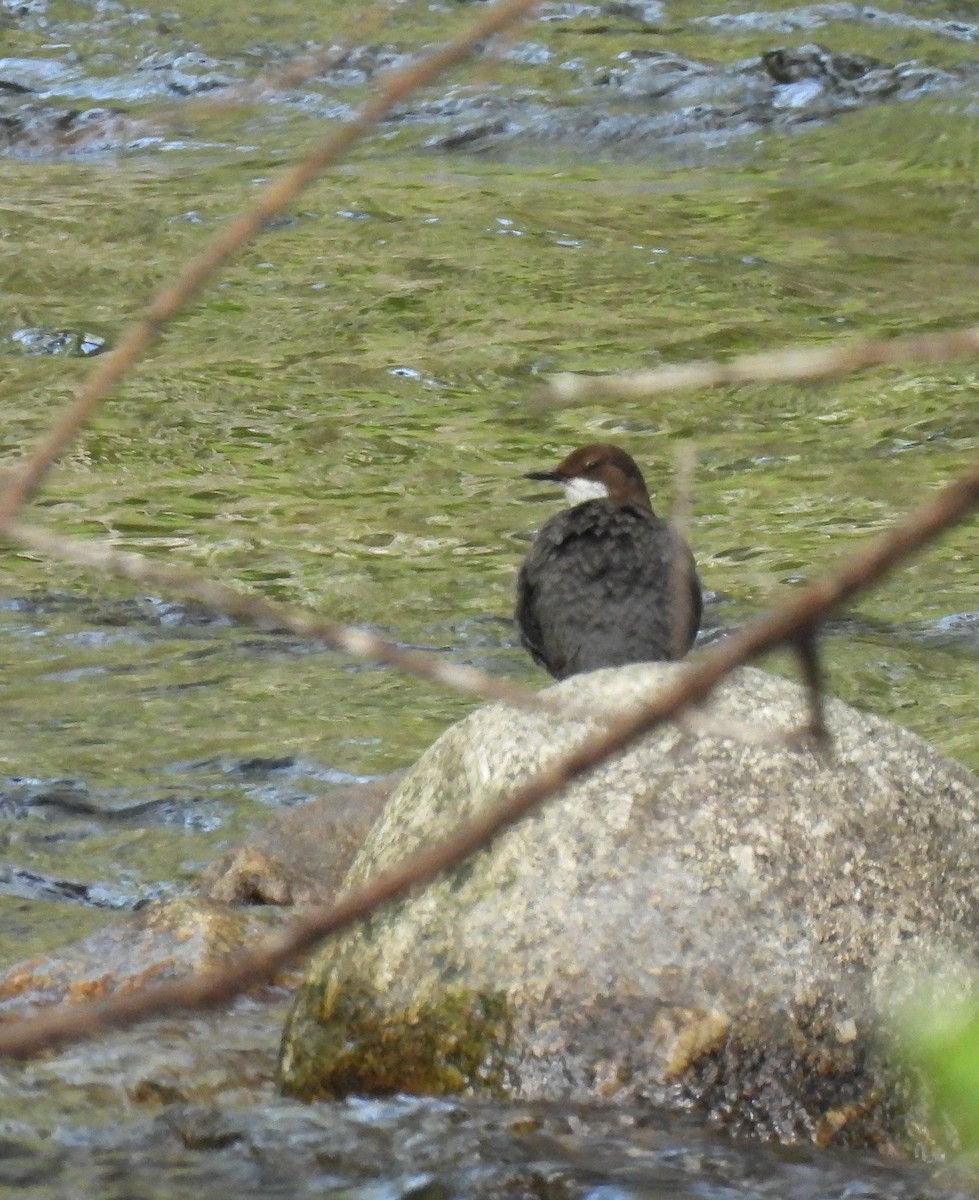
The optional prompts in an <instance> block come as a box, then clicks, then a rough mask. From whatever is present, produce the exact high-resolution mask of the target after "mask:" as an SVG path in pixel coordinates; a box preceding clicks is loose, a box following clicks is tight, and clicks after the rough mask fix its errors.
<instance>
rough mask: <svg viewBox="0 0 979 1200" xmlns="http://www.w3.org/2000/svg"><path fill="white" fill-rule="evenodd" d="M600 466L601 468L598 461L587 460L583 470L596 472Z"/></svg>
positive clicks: (595, 459) (593, 459)
mask: <svg viewBox="0 0 979 1200" xmlns="http://www.w3.org/2000/svg"><path fill="white" fill-rule="evenodd" d="M600 466H601V464H600V463H599V461H598V459H597V458H592V459H589V461H588V462H586V463H585V470H586V471H597V470H598V468H599V467H600Z"/></svg>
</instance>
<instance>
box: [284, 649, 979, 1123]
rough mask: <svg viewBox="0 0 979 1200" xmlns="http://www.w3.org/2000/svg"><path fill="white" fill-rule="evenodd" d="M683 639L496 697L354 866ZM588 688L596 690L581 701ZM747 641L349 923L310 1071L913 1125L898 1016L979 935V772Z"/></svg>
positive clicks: (489, 791) (568, 736) (564, 740)
mask: <svg viewBox="0 0 979 1200" xmlns="http://www.w3.org/2000/svg"><path fill="white" fill-rule="evenodd" d="M684 669H685V668H684V667H682V666H673V665H664V664H643V665H637V666H634V667H627V668H621V669H618V670H612V671H599V672H595V673H593V674H589V675H583V676H579V677H577V678H575V679H572V680H569V681H567V682H565V683H563V684H561V685H558V686H557V687H555V688H552V689H550V690H549V692H548V694H549V695H551V696H553V697H554V698H555V699H559V700H561V701H563V702H564V704H565V706H566V707H565V710H564V712H563V713H562V715H561V716H551V715H547V714H543V713H527V712H519V711H516V710H513V709H510V708H507V707H505V706H503V705H494V706H490V707H486V708H482V709H480V710H478V711H477V712H475V713H473V714H472V715H471V716H470V717H469V718H467V719H466V720H465V721H462V722H460V723H459V724H457V725H455V726H453V727H452V728H451V729H449V730H448V731H447V732H446V733H445V734H444V735H443V736H442V737H441V738H439V740H438V741H437V742H436V743H435V744H434V745H433V746H432V747H431V748H430V749H429V750H428V751H427V752H426V754H425V755H423V757H422V758H421V760H420V761H419V762H418V764H417V765H416V767H415V768H414V769H413V770H412V771H411V772H410V773H409V775H408V776H407V778H406V779H405V781H404V782H403V784H402V785H401V787H400V788H399V789H398V791H397V792H396V793H395V795H394V796H393V797H392V799H391V801H390V802H389V804H388V806H387V808H386V809H385V811H384V813H383V814H382V816H381V818H380V820H379V822H378V824H377V825H376V826H375V827H374V829H373V831H372V832H371V834H370V835H369V836H368V839H367V843H366V845H365V847H364V849H363V851H362V852H361V854H360V855H359V857H358V858H357V859H356V861H355V862H354V865H353V867H352V869H351V871H350V874H349V876H348V878H347V880H346V885H345V886H347V887H350V886H354V885H356V884H359V883H361V882H362V881H364V880H365V879H366V878H368V877H370V876H371V875H373V874H375V873H377V872H379V871H382V870H384V869H385V868H387V867H389V866H390V865H391V864H392V863H394V862H395V861H396V860H397V859H399V858H400V857H401V856H402V855H404V854H407V853H409V852H410V851H412V850H414V849H415V848H417V847H418V846H419V845H420V844H422V843H423V842H428V841H430V840H432V839H434V838H438V837H439V836H441V835H443V834H445V833H446V832H447V831H448V830H449V829H450V828H451V827H452V826H454V825H455V824H456V822H458V821H459V820H461V819H463V818H465V817H467V816H470V815H471V814H473V813H475V812H477V811H479V810H481V809H483V808H484V807H485V806H486V805H489V804H492V803H493V802H494V801H495V800H496V799H497V798H498V797H499V796H501V795H502V794H503V793H504V792H506V791H508V790H509V789H511V788H512V787H513V786H514V785H516V784H518V783H519V782H521V781H522V780H525V779H527V778H528V777H529V776H531V775H533V774H534V773H535V772H536V771H537V770H539V769H540V768H541V767H542V766H543V765H545V764H546V763H549V762H551V761H553V760H554V759H555V758H557V757H559V756H561V755H562V754H563V753H565V752H566V750H567V749H568V748H569V747H571V746H572V745H574V744H576V743H577V742H578V741H580V739H581V738H582V737H583V736H585V735H586V734H587V733H588V732H589V731H591V730H592V729H594V728H595V724H596V719H597V718H596V716H595V713H596V712H597V711H598V707H599V706H601V705H604V706H605V707H606V709H607V708H609V707H613V708H621V707H623V706H625V705H628V704H630V703H635V702H636V701H637V700H639V699H640V698H642V697H643V696H646V695H648V694H649V693H650V692H654V691H655V690H656V689H657V688H658V687H661V686H662V685H663V684H664V682H666V681H669V680H670V679H673V678H675V673H676V672H677V671H682V670H684ZM586 714H590V715H586ZM826 718H827V724H828V727H829V731H830V735H831V740H830V742H829V744H824V743H821V742H818V741H815V740H814V739H813V738H812V737H811V736H810V735H808V734H807V733H805V732H803V727H804V725H805V722H806V696H805V693H804V692H803V690H802V689H801V688H799V687H798V686H796V685H795V684H793V683H791V682H788V681H786V680H783V679H779V678H776V677H773V676H770V675H766V674H764V673H762V672H760V671H756V670H751V669H744V670H742V671H740V672H738V673H737V674H736V675H735V676H734V677H733V678H731V679H729V680H728V681H727V682H726V683H725V684H724V685H723V686H722V687H721V688H720V689H719V690H718V692H717V694H716V696H715V697H714V698H713V699H712V701H711V702H710V704H709V705H706V706H704V707H703V708H701V709H698V710H697V711H696V712H695V713H694V714H692V715H690V716H688V718H686V719H685V721H684V722H683V723H682V724H680V725H679V726H669V727H665V728H662V729H660V730H657V731H655V732H653V733H652V734H649V735H647V736H646V737H645V738H644V739H643V740H642V741H641V742H640V743H639V744H638V745H637V746H636V747H634V748H633V749H631V750H630V751H629V752H627V753H625V754H622V755H620V756H618V757H616V758H615V759H614V760H613V761H612V762H611V763H609V764H606V765H605V766H603V767H600V768H599V769H597V770H596V771H594V772H592V773H591V774H589V775H587V776H585V777H583V778H582V779H580V780H579V781H578V782H577V783H576V784H575V785H574V786H572V787H570V788H568V789H567V790H566V791H565V792H564V793H563V794H562V795H561V797H560V798H559V799H557V800H556V801H554V802H552V803H551V804H550V805H548V806H546V807H545V808H544V809H543V810H542V811H541V812H540V813H539V814H538V815H536V816H534V817H533V818H531V819H528V820H525V821H524V822H523V823H522V824H520V825H518V826H517V827H515V828H514V829H511V830H510V831H509V832H508V833H507V834H506V835H504V836H503V837H502V838H500V839H499V840H498V841H497V842H496V843H495V844H494V845H493V846H492V847H490V848H489V849H488V850H486V851H484V852H483V853H481V854H480V855H478V856H477V857H475V858H474V859H471V860H469V861H467V862H466V863H464V864H463V865H462V866H460V867H459V868H458V869H456V870H455V871H454V872H452V873H451V874H450V875H449V876H447V877H446V878H444V879H442V880H441V881H439V882H438V883H437V884H435V885H434V886H432V887H430V888H428V889H427V890H426V891H424V892H423V893H421V894H420V895H417V896H415V897H413V898H411V899H409V900H407V901H404V902H402V903H401V904H399V905H397V906H395V907H392V908H389V909H386V910H383V911H381V912H380V913H378V914H377V915H376V916H375V917H374V918H373V919H372V920H370V921H369V922H368V923H366V924H365V925H364V926H363V927H361V928H358V929H357V930H355V931H353V932H351V933H350V934H349V935H347V936H346V937H345V938H343V939H340V940H338V941H337V942H335V943H333V944H331V945H329V946H327V947H326V948H325V949H324V951H323V952H322V953H321V954H320V956H319V957H318V958H317V960H316V961H315V962H314V963H313V965H312V967H311V969H310V971H309V974H308V976H307V979H306V982H305V984H304V985H303V988H302V989H301V992H300V994H299V996H298V998H297V1003H296V1006H295V1008H294V1010H293V1013H292V1015H291V1018H290V1021H289V1023H288V1025H287V1028H286V1032H285V1037H284V1043H283V1055H282V1062H281V1074H282V1082H283V1086H284V1088H285V1090H286V1091H287V1092H288V1093H291V1094H293V1095H296V1096H300V1097H306V1098H313V1097H336V1096H340V1095H344V1094H348V1093H359V1094H364V1093H366V1094H384V1093H395V1092H432V1093H449V1092H465V1091H489V1092H491V1093H494V1094H498V1095H504V1096H509V1097H514V1098H520V1099H525V1100H531V1099H565V1100H573V1101H594V1100H602V1099H606V1100H615V1101H617V1102H619V1101H621V1102H634V1101H640V1102H643V1101H645V1102H650V1103H653V1104H657V1105H668V1106H679V1107H684V1108H694V1109H696V1110H697V1111H700V1112H702V1113H705V1114H707V1115H709V1116H710V1117H712V1118H714V1119H716V1120H718V1121H720V1122H723V1123H724V1124H725V1125H727V1126H728V1127H730V1128H733V1129H736V1130H739V1131H743V1132H753V1133H761V1134H765V1135H775V1136H777V1137H778V1138H780V1139H782V1140H785V1141H792V1140H800V1139H802V1140H808V1139H811V1140H814V1141H816V1142H819V1143H827V1142H830V1141H832V1140H837V1141H839V1142H842V1143H846V1144H850V1145H860V1144H864V1145H866V1144H875V1145H885V1144H891V1143H892V1142H893V1141H901V1140H902V1139H906V1138H907V1137H908V1136H909V1135H908V1129H909V1127H910V1123H909V1120H908V1116H907V1102H906V1099H905V1093H904V1088H903V1084H904V1078H903V1076H902V1075H901V1073H900V1069H899V1068H898V1067H897V1066H896V1065H895V1064H894V1062H893V1061H892V1059H891V1056H890V1055H889V1053H888V1052H887V1050H886V1049H885V1048H884V1046H885V1043H884V1042H882V1040H881V1033H882V1031H884V1030H885V1029H886V1028H887V1027H888V1023H889V1021H890V1020H891V1018H892V1016H893V1014H894V1012H895V1011H896V1009H897V1007H898V1006H899V1005H900V1004H901V1002H902V1000H903V997H904V996H905V995H906V994H907V991H908V989H909V988H910V987H912V986H913V984H914V981H915V980H916V979H918V978H919V977H920V975H921V974H923V973H925V974H927V973H928V972H932V973H933V974H934V973H936V972H937V971H938V970H939V969H940V967H942V966H944V965H946V964H948V963H952V964H955V965H954V967H952V968H950V970H951V972H952V978H953V979H954V978H957V972H958V970H959V967H960V966H961V967H962V968H963V970H964V969H965V968H966V967H968V966H971V965H972V964H973V963H974V961H975V958H976V952H975V934H974V931H975V928H976V925H977V920H979V899H977V896H976V889H975V886H974V880H975V873H976V867H977V864H979V780H977V779H976V778H975V777H974V776H973V775H972V774H971V773H970V772H969V771H968V770H966V769H965V768H964V767H962V766H960V765H958V764H957V763H954V762H952V761H950V760H948V759H946V758H944V757H943V756H942V755H940V754H939V753H938V752H937V751H935V750H934V749H932V748H931V747H930V746H929V745H928V744H927V743H925V742H924V741H922V740H921V739H920V738H919V737H917V736H916V735H914V734H912V733H910V732H908V731H906V730H904V729H902V728H900V727H899V726H896V725H894V724H892V723H890V722H888V721H886V720H882V719H879V718H877V717H874V716H870V715H866V714H862V713H859V712H856V711H854V710H853V709H851V708H849V707H848V706H846V705H845V704H842V703H841V702H839V701H828V702H827V705H826Z"/></svg>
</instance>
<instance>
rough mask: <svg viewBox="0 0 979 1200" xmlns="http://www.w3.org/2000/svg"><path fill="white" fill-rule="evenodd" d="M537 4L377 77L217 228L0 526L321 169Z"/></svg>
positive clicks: (21, 478)
mask: <svg viewBox="0 0 979 1200" xmlns="http://www.w3.org/2000/svg"><path fill="white" fill-rule="evenodd" d="M535 3H536V0H499V2H498V3H497V4H494V5H493V6H492V7H491V8H490V9H488V10H487V11H486V12H485V13H483V14H482V15H481V16H480V17H479V19H478V20H476V21H474V22H473V23H472V25H471V26H470V27H469V28H468V29H467V30H466V31H465V32H464V33H462V34H461V35H460V36H459V37H457V38H454V39H453V40H452V41H450V42H447V43H446V44H445V45H444V46H440V47H437V48H436V49H435V50H433V51H432V52H431V53H430V54H427V55H425V57H424V58H422V59H421V60H420V61H419V62H417V63H414V64H413V65H411V66H408V67H405V68H403V69H401V70H397V71H392V72H391V73H389V74H387V75H385V76H384V77H382V79H381V81H380V83H379V87H378V91H377V94H376V95H374V96H372V97H371V98H370V99H369V100H368V101H367V102H366V103H365V104H364V106H363V108H362V109H361V110H360V112H359V113H358V115H357V116H356V117H355V118H353V120H351V121H346V122H343V123H342V124H341V125H340V126H339V128H337V129H336V131H335V132H334V133H333V134H331V136H330V137H328V138H326V139H325V140H324V141H323V142H321V143H320V144H319V145H318V146H316V147H314V149H313V150H311V151H310V153H309V154H307V155H306V157H305V158H304V159H302V161H301V162H299V163H297V164H296V165H295V166H294V167H291V168H290V169H289V170H288V171H286V172H285V173H284V174H283V175H281V176H280V178H279V179H278V180H276V181H274V182H273V183H271V184H270V185H269V186H268V187H267V188H266V189H265V190H264V191H263V192H262V193H261V195H259V197H258V198H257V200H256V201H255V203H254V204H253V205H252V207H251V208H250V209H249V210H248V211H247V212H245V213H242V214H241V216H239V217H236V218H235V220H233V221H231V222H230V223H229V224H228V225H227V226H226V227H225V228H224V229H222V230H221V231H220V232H219V233H218V234H217V235H216V236H215V237H214V238H213V239H212V241H211V242H210V244H209V245H208V246H206V247H205V248H204V250H203V251H202V252H201V253H200V254H199V255H198V256H197V257H196V258H194V259H193V260H192V261H191V262H189V263H188V264H187V266H186V267H185V268H184V270H183V271H182V272H181V274H180V275H179V276H178V277H177V279H176V280H175V281H174V282H173V283H171V284H169V285H167V286H166V287H164V288H162V289H161V290H160V291H159V292H158V293H157V294H156V296H155V297H154V298H153V299H152V300H151V301H150V304H149V307H148V308H147V309H146V311H145V313H144V314H143V316H142V317H141V318H140V319H139V320H138V321H136V322H135V324H133V325H131V326H130V327H129V328H128V329H127V330H126V332H125V333H123V335H122V337H121V338H120V340H119V342H118V344H117V345H116V346H115V348H114V349H113V350H111V351H110V352H109V353H108V354H106V355H105V356H104V357H101V358H99V359H98V360H97V363H96V366H95V367H94V368H93V370H92V372H91V374H90V375H89V376H88V378H87V379H86V380H85V382H84V383H83V384H82V385H81V387H80V388H79V389H78V391H77V392H76V393H75V399H74V401H73V402H72V403H71V405H69V407H68V408H67V409H66V410H65V411H64V412H63V413H62V415H61V416H60V417H59V419H58V420H57V421H56V422H55V424H54V426H53V427H52V429H51V430H50V431H49V433H48V435H47V437H45V438H44V439H43V440H42V441H41V442H40V444H39V445H37V446H36V447H35V448H34V451H33V452H32V453H31V455H30V456H29V457H28V459H27V461H26V462H25V463H24V464H23V466H22V467H21V468H20V469H19V470H18V471H17V473H16V475H15V477H14V479H13V481H12V482H11V483H10V484H9V485H8V487H7V488H6V490H5V491H4V492H3V494H2V495H0V527H2V526H3V525H4V524H6V522H8V521H10V520H12V519H13V517H14V516H15V514H16V513H17V512H18V510H19V509H20V508H21V507H22V506H23V505H24V504H25V503H26V502H27V501H28V500H29V499H30V497H31V496H32V495H33V494H34V492H35V491H36V489H37V487H38V485H39V484H40V482H41V480H42V479H43V478H44V476H45V475H46V474H47V472H48V470H49V469H50V468H51V466H52V464H53V463H54V462H55V461H56V460H57V458H58V457H59V456H60V455H61V454H62V453H63V452H64V450H65V449H66V448H67V447H68V446H69V445H70V444H71V442H72V441H73V439H74V438H75V436H76V435H77V434H78V431H79V430H80V429H81V428H82V426H83V425H84V424H85V422H86V421H87V420H88V419H89V417H91V415H92V413H93V412H94V411H95V408H96V406H97V405H98V404H99V402H100V401H101V400H102V399H103V397H104V396H105V395H106V393H107V392H108V391H109V390H110V389H111V388H113V387H114V386H115V385H116V384H117V383H118V382H119V381H120V379H122V378H123V376H124V375H125V374H126V373H127V372H128V371H129V370H130V368H131V367H132V366H133V364H134V363H135V362H136V360H137V359H138V358H139V357H140V356H141V355H142V354H143V352H144V351H145V350H146V349H147V347H148V346H149V345H150V343H151V342H153V341H154V339H155V338H156V337H157V336H158V335H159V333H160V332H161V330H162V329H163V328H164V326H165V325H166V324H167V323H168V322H170V321H172V320H173V318H174V317H175V316H176V314H177V313H178V312H180V310H181V309H182V308H183V307H184V306H185V305H186V304H187V302H188V301H189V300H190V299H191V298H192V297H193V296H195V295H196V294H197V292H198V291H200V289H201V288H202V287H203V286H204V284H205V283H206V282H207V280H208V279H209V278H210V277H211V276H212V275H213V274H214V273H215V272H216V271H217V270H218V268H219V267H221V266H223V265H224V263H225V262H227V261H228V259H230V258H231V256H232V255H233V254H235V253H236V252H237V251H238V250H240V249H241V247H242V246H243V245H244V244H245V242H247V241H248V240H249V238H251V237H253V236H254V235H255V234H256V233H257V232H258V231H259V230H260V229H261V228H262V226H263V224H264V223H265V222H266V221H267V220H268V219H269V218H270V217H272V216H274V215H275V214H276V213H278V212H280V211H281V210H282V209H283V208H284V207H285V206H286V205H287V204H288V203H289V202H290V201H291V200H292V199H293V197H294V196H296V195H297V194H298V193H299V192H300V191H302V189H303V188H305V187H307V186H308V185H309V184H310V183H311V182H312V181H313V180H314V179H315V178H316V177H317V175H319V174H320V172H322V171H323V170H324V168H326V167H327V166H329V165H330V164H331V163H334V162H336V161H337V159H339V158H340V157H341V156H342V155H343V154H345V153H346V152H347V150H349V149H350V147H351V146H353V145H354V143H355V142H357V141H359V140H360V139H361V138H362V137H364V136H365V135H366V134H367V133H369V132H370V130H371V129H373V128H374V126H375V125H377V123H378V122H379V121H380V120H382V118H384V117H385V116H387V114H388V113H389V112H390V111H391V110H392V109H393V108H394V106H395V105H396V104H398V103H400V101H401V100H403V99H404V98H405V96H407V95H408V94H409V93H410V92H413V91H415V90H416V89H418V88H420V87H423V86H424V85H425V84H427V83H430V82H431V81H432V80H433V79H435V78H436V77H437V76H439V75H441V74H442V73H443V72H444V71H447V70H448V69H449V68H450V67H452V66H455V65H456V64H457V63H459V62H462V61H463V59H465V58H466V57H468V55H470V54H472V53H473V52H474V50H476V49H477V47H478V46H479V45H480V43H481V42H482V41H483V40H484V39H486V38H488V37H491V36H492V35H493V34H496V33H499V32H500V31H501V30H503V29H505V28H507V26H509V25H512V24H513V23H514V22H515V21H517V20H519V19H520V18H521V17H522V16H523V15H524V14H525V13H526V12H528V11H529V10H530V9H531V8H532V7H533V6H534V4H535Z"/></svg>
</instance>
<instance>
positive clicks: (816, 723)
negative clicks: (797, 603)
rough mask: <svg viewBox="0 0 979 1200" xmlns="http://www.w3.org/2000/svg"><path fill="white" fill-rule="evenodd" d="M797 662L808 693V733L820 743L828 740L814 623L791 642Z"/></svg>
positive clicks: (816, 631) (820, 664) (816, 630)
mask: <svg viewBox="0 0 979 1200" xmlns="http://www.w3.org/2000/svg"><path fill="white" fill-rule="evenodd" d="M792 649H793V650H794V651H795V654H796V658H797V659H798V661H799V670H800V673H801V675H802V682H803V683H804V684H805V686H806V691H807V692H808V693H809V697H808V698H809V733H810V734H811V735H812V736H813V737H814V738H815V739H816V740H817V741H820V742H827V741H828V740H829V730H828V729H827V728H826V714H825V713H824V711H823V707H824V706H823V697H824V695H825V691H826V689H825V687H824V680H823V664H822V661H821V659H820V657H819V626H818V625H817V624H816V623H813V624H812V625H810V626H809V627H808V628H807V629H804V630H803V631H802V632H801V633H800V634H799V635H798V637H796V638H795V639H794V640H793V642H792Z"/></svg>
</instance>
